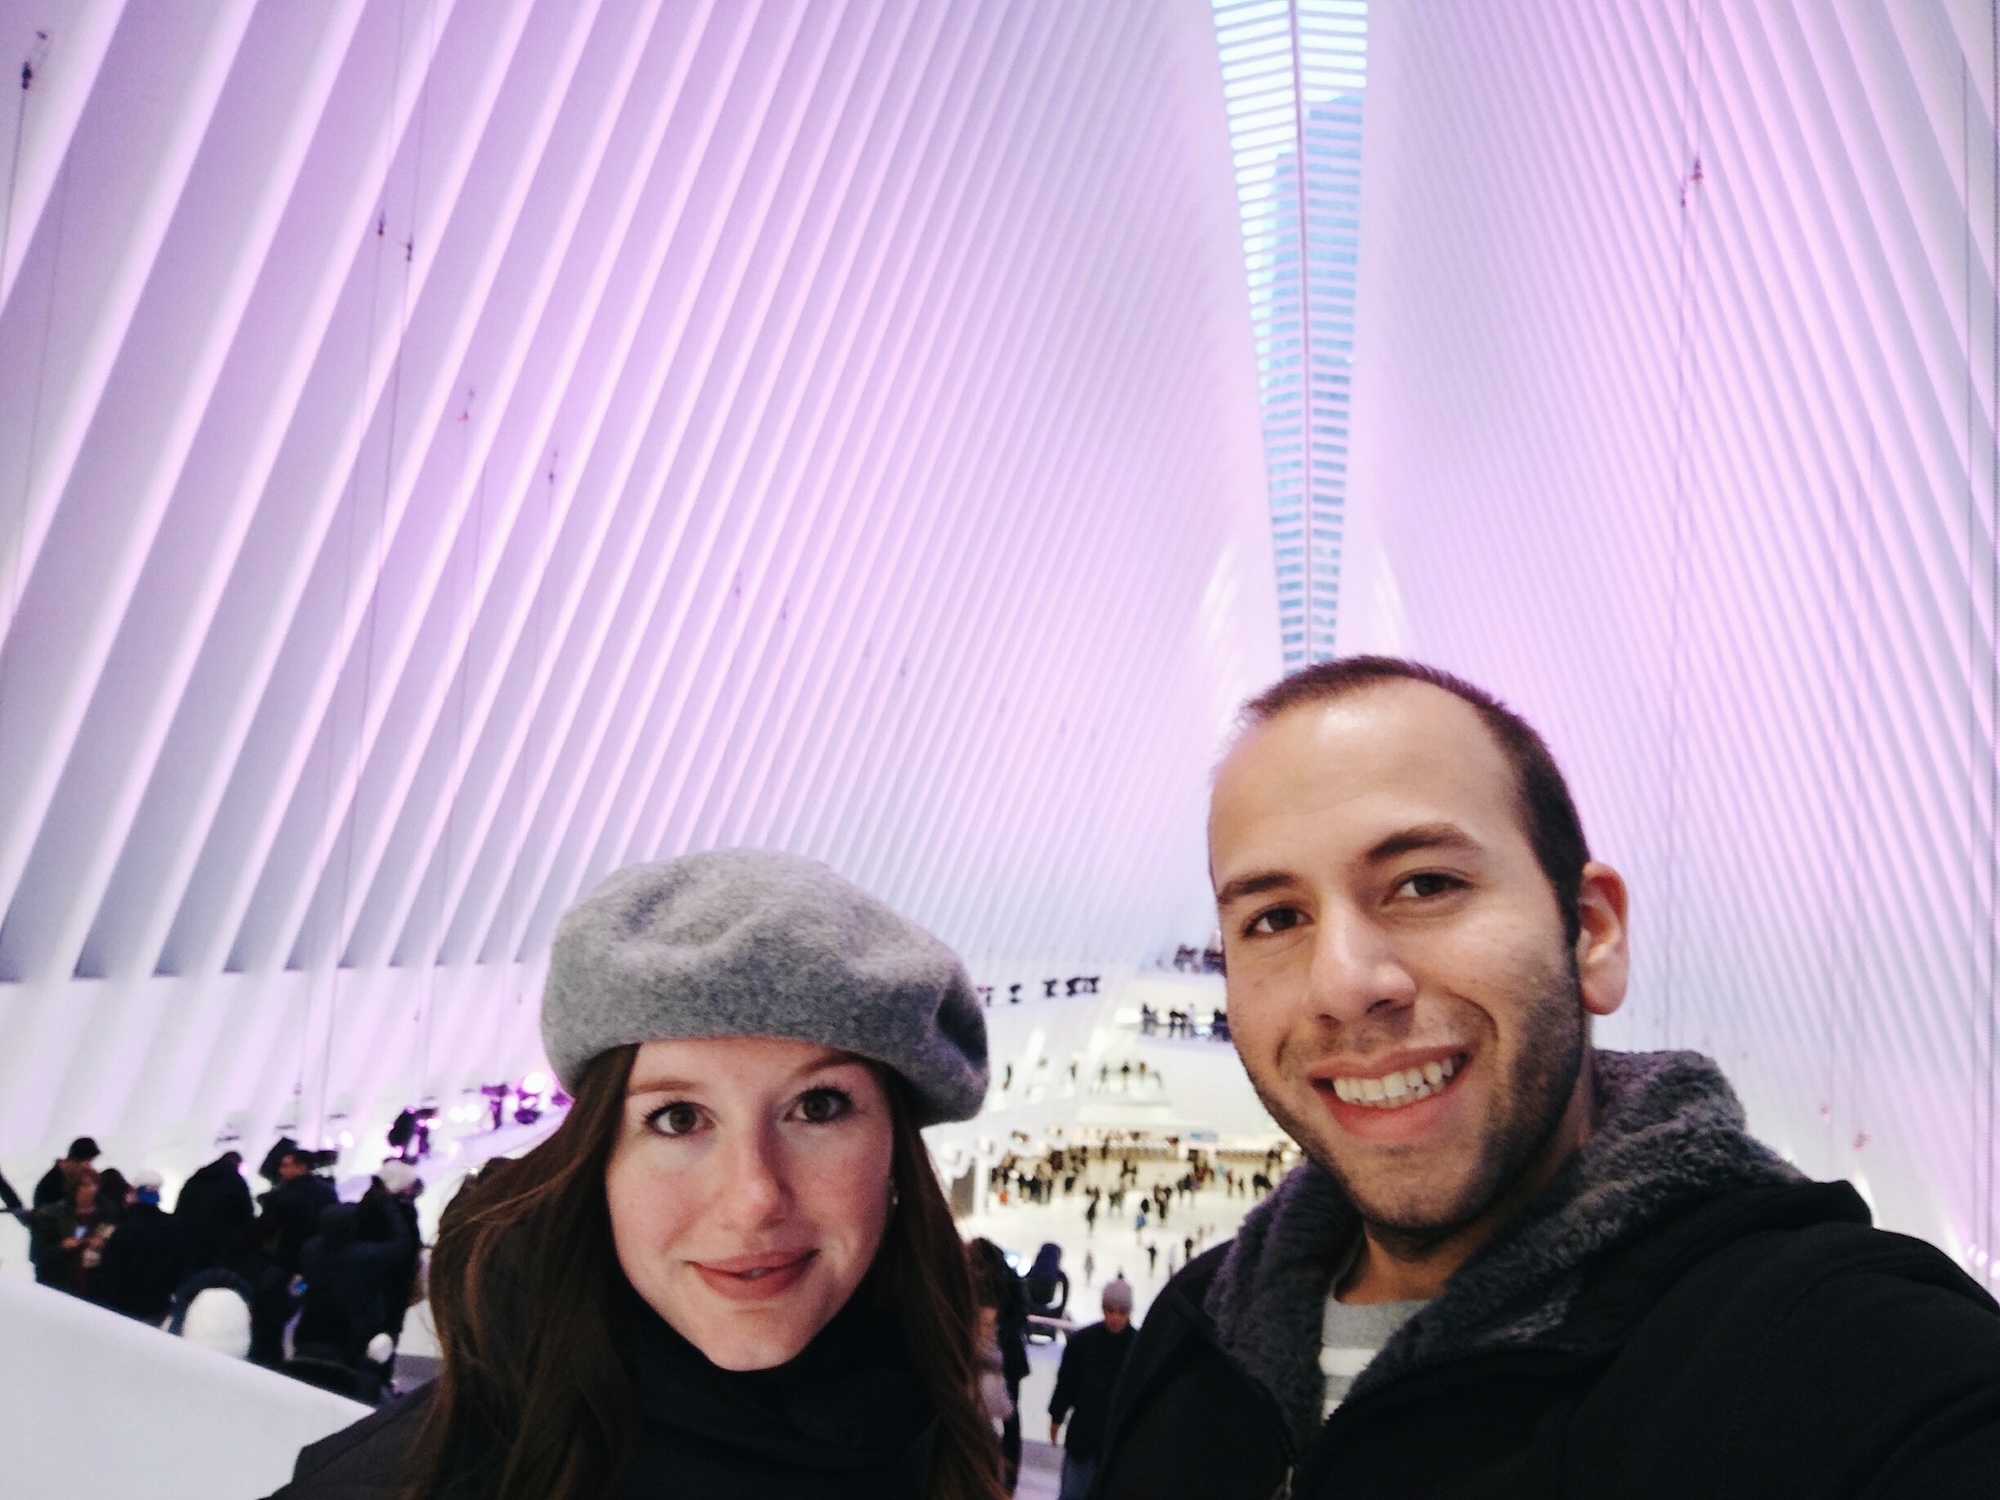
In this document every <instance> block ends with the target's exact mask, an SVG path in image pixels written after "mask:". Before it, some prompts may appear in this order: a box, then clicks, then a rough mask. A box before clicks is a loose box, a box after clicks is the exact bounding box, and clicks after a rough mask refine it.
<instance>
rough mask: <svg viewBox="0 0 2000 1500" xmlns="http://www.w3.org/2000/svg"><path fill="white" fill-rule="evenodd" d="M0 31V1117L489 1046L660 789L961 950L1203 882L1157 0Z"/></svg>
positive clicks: (277, 1109) (1190, 445)
mask: <svg viewBox="0 0 2000 1500" xmlns="http://www.w3.org/2000/svg"><path fill="white" fill-rule="evenodd" d="M0 47H6V48H12V49H14V50H15V51H16V52H18V54H19V59H20V60H21V61H23V62H27V63H29V64H31V69H32V71H31V75H30V78H29V82H28V86H27V87H26V88H25V89H24V91H23V92H22V93H21V95H20V97H19V100H18V101H17V102H18V106H19V107H18V110H16V111H9V112H8V113H9V116H10V118H8V119H7V120H5V121H0V130H4V131H5V132H6V133H7V135H8V140H7V142H6V146H7V153H6V156H7V159H8V160H10V161H11V162H12V163H13V165H12V167H11V177H10V186H9V192H8V196H7V199H6V204H7V207H6V209H5V223H4V226H0V297H4V300H0V591H3V592H0V603H4V608H5V624H6V635H5V640H4V645H0V784H5V785H6V786H8V787H9V788H10V794H9V796H8V797H7V798H6V799H4V800H0V909H3V910H4V913H5V915H4V920H0V1155H4V1156H10V1157H12V1156H16V1155H19V1154H24V1153H35V1152H40V1151H44V1150H46V1149H48V1148H50V1147H51V1146H53V1145H56V1144H59V1143H60V1141H61V1140H62V1139H65V1138H67V1136H69V1135H70V1134H72V1133H74V1132H76V1131H81V1130H89V1131H92V1132H94V1133H97V1134H98V1135H100V1137H101V1138H104V1139H105V1140H106V1143H107V1145H108V1146H109V1147H111V1148H112V1150H113V1152H114V1155H116V1156H117V1157H118V1159H120V1161H121V1163H126V1162H130V1161H132V1160H134V1158H135V1157H136V1156H139V1155H144V1154H148V1153H150V1154H153V1155H156V1156H159V1157H161V1159H162V1160H163V1162H167V1163H169V1164H184V1163H185V1162H187V1161H190V1160H192V1159H194V1158H197V1157H199V1156H201V1155H202V1154H204V1153H205V1152H206V1151H207V1150H208V1148H209V1146H210V1143H211V1141H212V1140H213V1139H214V1138H215V1136H216V1135H217V1133H218V1132H222V1131H225V1130H227V1131H239V1132H242V1133H243V1134H245V1136H246V1137H247V1138H248V1139H249V1140H250V1143H251V1144H253V1145H254V1144H256V1142H257V1140H259V1139H261V1137H262V1134H263V1133H264V1132H266V1131H268V1130H270V1129H272V1128H273V1127H275V1126H277V1125H283V1124H293V1125H296V1126H297V1127H299V1128H300V1129H301V1130H303V1131H305V1132H307V1133H315V1132H318V1133H325V1134H337V1133H338V1129H339V1128H340V1127H341V1126H342V1125H343V1124H352V1125H355V1126H357V1127H358V1126H360V1125H363V1124H365V1123H366V1122H368V1121H369V1120H371V1119H374V1118H377V1117H379V1116H380V1115H381V1114H382V1113H383V1112H384V1111H393V1110H394V1109H395V1108H396V1107H398V1106H400V1105H401V1104H403V1103H405V1102H408V1101H410V1100H412V1099H414V1098H416V1097H419V1096H420V1095H423V1094H426V1093H430V1094H435V1095H438V1096H440V1097H446V1098H448V1097H449V1096H452V1095H455V1094H456V1093H457V1091H458V1090H460V1089H462V1088H464V1087H467V1086H469V1085H474V1084H477V1083H478V1082H480V1081H482V1080H497V1079H499V1078H501V1077H506V1076H510V1075H511V1076H518V1075H519V1074H520V1073H521V1072H522V1071H524V1070H525V1069H526V1068H528V1067H530V1066H532V1065H533V1063H534V1062H535V1061H536V1059H537V1057H538V1055H539V1052H538V1046H537V1043H536V1039H535V1029H534V1012H535V999H536V986H537V983H538V975H539V973H540V966H541V964H542V962H543V960H544V958H545V956H546V950H547V944H548V939H549V935H550V932H551V930H552V927H553V924H554V920H555V918H556V916H557V914H558V913H559V912H560V911H561V910H562V908H563V907H564V906H565V905H567V904H568V903H569V902H570V901H571V900H573V899H574V898H575V896H576V895H577V894H578V893H579V892H580V891H581V890H583V889H585V888H587V887H588V886H589V885H590V884H591V883H593V882H594V881H595V880H596V879H598V878H599V877H600V876H601V875H602V874H604V873H605V872H606V871H608V870H609V869H611V868H613V867H615V866H617V865H619V864H623V863H626V862H628V861H631V860H635V859H648V858H658V857H667V856H671V855H673V854H676V853H679V852H681V851H683V850H687V849H693V848H703V847H711V846H717V845H728V844H735V843H754V844H765V845H772V846H779V847H785V848H790V849H794V850H797V851H799V852H802V853H806V854H811V855H815V856H818V857H821V858H824V859H827V860H829V861H830V862H831V863H833V864H834V865H835V866H836V867H837V868H839V869H841V870H843V871H844V872H846V873H848V874H849V875H851V876H853V877H854V878H855V879H857V880H859V881H861V882H862V883H863V884H864V885H867V886H869V887H870V888H872V889H874V890H876V891H877V892H878V893H880V894H881V895H883V896H884V897H886V898H887V899H889V900H891V901H892V902H895V903H896V904H898V905H900V906H902V907H903V908H904V909H906V910H908V911H909V912H910V913H911V914H912V915H914V916H916V917H917V918H918V919H920V920H922V921H925V922H927V923H929V924H931V925H932V926H933V927H935V928H936V929H937V930H938V931H939V932H940V933H941V935H943V936H944V937H945V938H947V939H948V940H949V941H951V942H953V943H954V944H955V945H957V946H958V947H959V948H960V949H961V950H962V951H964V952H965V953H966V954H967V956H968V957H969V958H970V959H972V960H973V961H974V962H975V963H976V964H991V963H998V962H1008V961H1022V962H1042V961H1047V962H1049V963H1053V964H1061V963H1065V962H1074V961H1098V962H1105V963H1123V964H1128V965H1129V964H1131V963H1134V962H1142V961H1146V960H1149V959H1151V958H1153V957H1155V956H1157V955H1159V954H1161V953H1163V952H1166V951H1170V950H1171V949H1172V948H1173V947H1174V945H1175V944H1177V943H1179V942H1184V941H1191V940H1197V939H1199V938H1200V937H1201V936H1203V935H1204V934H1205V933H1206V931H1207V928H1208V926H1209V925H1210V921H1211V917H1210V914H1209V911H1208V905H1207V898H1206V888H1205V882H1204V880H1203V874H1202V870H1203V862H1202V854H1201V816H1202V810H1203V802H1204V793H1205V773H1206V770H1207V767H1208V764H1209V761H1210V759H1211V757H1212V754H1213V752H1214V749H1215V747H1216V743H1217V738H1218V734H1219V732H1220V729H1221V727H1222V725H1223V723H1224V721H1225V719H1226V716H1227V714H1228V712H1229V710H1230V709H1231V708H1232V707H1233V705H1234V704H1235V702H1236V701H1237V700H1238V699H1240V697H1242V696H1243V695H1244V694H1246V693H1248V692H1250V691H1253V690H1255V688H1256V687H1258V686H1259V685H1261V683H1262V682H1263V681H1265V680H1266V679H1267V678H1268V677H1269V676H1270V675H1271V674H1272V673H1273V672H1274V671H1275V669H1276V665H1277V659H1278V658H1277V628H1276V614H1275V604H1274V596H1273V590H1272V585H1271V581H1270V579H1271V571H1270V569H1271V557H1270V543H1269V540H1268V534H1267V531H1266V529H1265V526H1264V518H1263V513H1264V488H1263V483H1264V482H1263V464H1262V457H1261V452H1260V438H1259V431H1258V412H1257V376H1256V364H1255V351H1254V346H1253V342H1252V338H1251V333H1250V327H1249V319H1248V309H1247V304H1246V299H1245V289H1244V273H1243V263H1242V258H1241V250H1240V242H1239V240H1238V235H1237V226H1236V222H1235V213H1234V210H1233V206H1232V205H1233V193H1232V180H1231V169H1230V159H1229V141H1228V124H1227V119H1226V115H1225V110H1224V104H1223V94H1222V83H1221V76H1220V71H1219V68H1218V65H1217V61H1216V56H1215V49H1214V33H1213V30H1212V27H1211V23H1210V18H1209V12H1208V9H1207V7H1206V5H1205V4H1203V3H1202V0H1176V3H1172V4H1156V3H1116V4H1105V5H1091V6H1070V5H1063V4H1054V3H1047V0H1002V3H984V0H981V3H977V4H974V3H940V4H918V3H913V0H825V3H820V0H812V3H808V0H762V3H740V4H739V3H729V4H718V3H704V0H690V3H685V4H681V3H662V0H597V3H576V0H501V3H492V4H487V3H482V4H479V5H455V4H452V3H449V0H428V3H427V0H371V3H368V4H360V3H333V0H301V3H287V4H276V3H266V4H252V3H242V4H233V5H232V4H204V5H192V4H191V5H172V6H152V5H148V6H123V7H121V6H119V5H116V4H99V5H81V4H79V5H70V4H55V3H53V0H6V3H4V4H0ZM6 55H11V54H6ZM10 66H11V64H10ZM14 116H18V118H14Z"/></svg>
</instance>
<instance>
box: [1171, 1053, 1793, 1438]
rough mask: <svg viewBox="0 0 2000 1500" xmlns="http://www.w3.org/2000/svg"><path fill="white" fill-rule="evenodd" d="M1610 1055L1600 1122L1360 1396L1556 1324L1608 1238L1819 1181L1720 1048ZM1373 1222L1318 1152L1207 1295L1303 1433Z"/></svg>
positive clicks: (1222, 1331)
mask: <svg viewBox="0 0 2000 1500" xmlns="http://www.w3.org/2000/svg"><path fill="white" fill-rule="evenodd" d="M1595 1060H1596V1069H1595V1078H1596V1086H1597V1095H1598V1118H1599V1124H1598V1127H1597V1130H1596V1133H1595V1134H1593V1135H1592V1136H1591V1138H1590V1140H1589V1141H1588V1142H1587V1143H1586V1144H1585V1145H1584V1148H1583V1149H1582V1150H1581V1151H1579V1152H1578V1153H1577V1155H1576V1156H1575V1158H1574V1159H1572V1160H1571V1161H1570V1162H1569V1163H1568V1165H1566V1166H1565V1167H1564V1168H1563V1170H1562V1171H1561V1172H1560V1173H1558V1174H1557V1176H1556V1178H1555V1180H1554V1181H1553V1182H1551V1183H1550V1184H1549V1186H1548V1187H1547V1188H1545V1189H1544V1190H1543V1191H1542V1193H1541V1194H1540V1195H1539V1196H1538V1197H1537V1198H1536V1199H1535V1200H1534V1201H1533V1202H1532V1203H1530V1204H1529V1205H1528V1206H1527V1207H1526V1208H1525V1209H1524V1210H1523V1211H1522V1212H1521V1214H1520V1215H1519V1216H1518V1217H1517V1218H1516V1219H1515V1220H1514V1221H1513V1222H1512V1223H1510V1224H1508V1225H1507V1226H1506V1227H1505V1228H1503V1229H1502V1230H1501V1232H1500V1233H1499V1234H1497V1235H1496V1236H1494V1238H1493V1239H1492V1240H1491V1241H1490V1242H1488V1243H1487V1244H1486V1245H1485V1246H1484V1247H1482V1248H1481V1249H1480V1251H1479V1253H1478V1254H1476V1255H1475V1256H1473V1257H1472V1259H1471V1260H1469V1261H1467V1262H1466V1263H1465V1264H1464V1265H1463V1266H1461V1267H1460V1268H1459V1270H1458V1271H1457V1273H1456V1274H1454V1275H1453V1276H1452V1278H1451V1280H1450V1281H1448V1282H1447V1283H1446V1284H1445V1289H1444V1291H1443V1293H1442V1294H1441V1295H1440V1296H1439V1297H1437V1298H1436V1300H1434V1301H1433V1302H1431V1303H1430V1304H1429V1305H1428V1306H1426V1307H1425V1308H1424V1309H1423V1310H1422V1311H1421V1312H1419V1313H1418V1314H1417V1315H1416V1316H1415V1317H1413V1318H1412V1319H1410V1321H1409V1322H1408V1323H1406V1324H1404V1325H1403V1327H1402V1329H1401V1331H1400V1332H1398V1333H1397V1334H1396V1336H1395V1337H1394V1338H1393V1339H1391V1340H1390V1341H1389V1343H1388V1344H1387V1345H1386V1346H1385V1347H1384V1348H1383V1349H1382V1352H1381V1353H1380V1354H1378V1355H1377V1356H1376V1357H1375V1360H1374V1362H1373V1363H1372V1364H1370V1365H1369V1366H1368V1368H1367V1369H1366V1370H1365V1371H1363V1372H1362V1374H1361V1375H1360V1377H1359V1378H1358V1379H1356V1381H1355V1382H1354V1386H1353V1389H1352V1390H1351V1392H1350V1396H1359V1395H1362V1394H1364V1393H1365V1392H1366V1391H1369V1390H1372V1389H1374V1388H1375V1387H1376V1386H1379V1385H1381V1384H1383V1383H1384V1382H1386V1381H1388V1380H1391V1379H1393V1378H1395V1377H1396V1376H1398V1375H1401V1374H1403V1373H1405V1372H1406V1371H1408V1370H1411V1369H1414V1368H1416V1367H1417V1366H1419V1365H1425V1364H1429V1363H1431V1362H1432V1361H1434V1360H1438V1359H1442V1358H1445V1357H1447V1356H1449V1355H1454V1354H1463V1353H1469V1352H1472V1351H1474V1350H1479V1349H1488V1348H1496V1347H1501V1346H1505V1345H1518V1344H1523V1343H1527V1342H1528V1341H1530V1340H1532V1339H1535V1338H1537V1337H1540V1336H1542V1335H1545V1334H1547V1333H1549V1332H1550V1331H1552V1330H1553V1329H1555V1328H1556V1327H1557V1325H1559V1324H1560V1323H1561V1322H1562V1321H1563V1318H1564V1317H1565V1316H1566V1315H1567V1314H1568V1312H1569V1309H1570V1305H1571V1303H1572V1302H1573V1301H1574V1300H1575V1297H1576V1293H1577V1291H1578V1289H1579V1287H1580V1286H1581V1285H1582V1282H1583V1278H1584V1274H1585V1272H1586V1271H1587V1270H1588V1269H1589V1268H1590V1266H1591V1264H1592V1263H1593V1262H1594V1261H1595V1260H1596V1259H1597V1258H1598V1257H1600V1256H1602V1255H1603V1254H1605V1253H1606V1252H1607V1251H1610V1250H1612V1249H1614V1248H1616V1247H1618V1246H1620V1245H1622V1244H1624V1243H1625V1242H1626V1241H1628V1240H1630V1239H1632V1238H1633V1237H1635V1236H1636V1235H1638V1234H1640V1233H1641V1232H1642V1231H1644V1230H1645V1229H1647V1228H1648V1227H1650V1226H1652V1225H1654V1224H1657V1223H1659V1222H1661V1221H1662V1220H1664V1219H1666V1218H1669V1217H1671V1216H1672V1215H1674V1214H1676V1213H1678V1212H1680V1211H1681V1210H1683V1209H1686V1208H1691V1207H1693V1206H1694V1205H1695V1204H1697V1203H1700V1202H1703V1201H1706V1200H1707V1199H1709V1198H1712V1197H1715V1196H1717V1195H1718V1194H1721V1193H1726V1192H1731V1191H1734V1190H1736V1189H1739V1188H1748V1187H1761V1186H1770V1185H1774V1184H1784V1183H1797V1182H1803V1181H1804V1180H1805V1178H1804V1176H1803V1175H1802V1174H1801V1173H1799V1172H1798V1171H1796V1170H1795V1169H1794V1168H1792V1167H1789V1166H1787V1165H1786V1164H1785V1163H1784V1162H1783V1161H1782V1160H1781V1159H1779V1157H1778V1156H1777V1155H1776V1154H1775V1153H1773V1152H1772V1151H1771V1150H1770V1148H1769V1147H1767V1146H1764V1145H1763V1144H1761V1143H1760V1142H1758V1141H1756V1140H1754V1139H1752V1138H1751V1136H1750V1135H1749V1133H1748V1132H1747V1130H1746V1129H1745V1126H1744V1116H1743V1106H1742V1105H1741V1104H1739V1103H1738V1102H1737V1099H1736V1094H1735V1091H1734V1090H1732V1089H1731V1088H1730V1086H1729V1082H1728V1080H1727V1079H1725V1078H1724V1077H1723V1076H1722V1073H1721V1071H1720V1070H1719V1069H1718V1068H1717V1067H1716V1066H1715V1064H1714V1063H1713V1062H1711V1061H1709V1060H1708V1059H1707V1058H1706V1057H1703V1056H1701V1055H1700V1054H1699V1053H1695V1052H1641V1053H1632V1052H1599V1053H1597V1054H1596V1059H1595ZM1360 1229H1361V1223H1360V1218H1359V1216H1358V1215H1357V1214H1356V1212H1355V1210H1354V1206H1353V1205H1352V1204H1351V1203H1349V1202H1348V1200H1347V1197H1346V1195H1345V1194H1343V1193H1342V1192H1341V1191H1340V1189H1339V1187H1338V1186H1336V1185H1335V1183H1334V1181H1333V1179H1332V1177H1330V1176H1329V1175H1328V1174H1327V1173H1326V1172H1325V1171H1324V1170H1322V1169H1321V1168H1320V1167H1318V1166H1315V1165H1314V1164H1312V1163H1310V1162H1308V1163H1306V1164H1304V1165H1302V1166H1300V1167H1298V1168H1297V1169H1296V1170H1294V1171H1293V1172H1292V1173H1291V1174H1290V1175H1289V1176H1288V1177H1286V1179H1285V1180H1284V1182H1283V1183H1282V1184H1281V1185H1280V1186H1279V1188H1278V1191H1277V1192H1276V1193H1274V1194H1272V1195H1271V1197H1270V1198H1268V1199H1266V1200H1265V1201H1264V1202H1263V1203H1262V1204H1260V1205H1258V1207H1257V1208H1256V1209H1255V1210H1253V1211H1252V1212H1251V1214H1250V1215H1249V1217H1248V1218H1246V1219H1245V1220H1244V1222H1243V1228H1242V1231H1241V1232H1240V1233H1239V1234H1238V1235H1237V1237H1236V1240H1235V1242H1234V1243H1233V1244H1232V1245H1231V1247H1230V1250H1229V1253H1228V1255H1227V1256H1226V1257H1224V1260H1223V1263H1222V1266H1221V1268H1220V1269H1219V1270H1218V1271H1217V1273H1216V1277H1215V1280H1214V1281H1213V1282H1212V1283H1211V1284H1210V1286H1209V1290H1208V1294H1207V1296H1206V1297H1205V1298H1204V1299H1203V1306H1204V1308H1205V1310H1206V1311H1207V1313H1208V1315H1209V1317H1210V1318H1211V1319H1212V1320H1213V1322H1214V1324H1215V1328H1216V1332H1217V1336H1218V1338H1219V1339H1220V1340H1221V1343H1222V1346H1223V1348H1224V1349H1225V1350H1227V1351H1228V1353H1229V1354H1230V1356H1231V1357H1232V1358H1234V1359H1235V1360H1236V1362H1237V1363H1238V1364H1239V1365H1241V1366H1242V1367H1243V1369H1244V1370H1245V1371H1246V1372H1247V1373H1248V1374H1249V1375H1250V1376H1251V1377H1252V1378H1253V1379H1255V1380H1256V1381H1257V1382H1258V1383H1259V1384H1261V1385H1262V1386H1264V1388H1265V1389H1266V1390H1268V1391H1269V1392H1270V1393H1271V1395H1272V1396H1273V1397H1274V1398H1275V1399H1276V1400H1277V1402H1278V1404H1279V1405H1280V1406H1281V1407H1282V1408H1283V1409H1284V1411H1285V1414H1286V1418H1287V1420H1288V1422H1289V1423H1290V1426H1291V1429H1292V1433H1293V1436H1294V1438H1295V1439H1296V1440H1297V1441H1298V1442H1299V1443H1300V1444H1301V1445H1303V1444H1304V1443H1305V1441H1306V1440H1307V1439H1308V1438H1309V1437H1310V1436H1311V1435H1312V1434H1313V1432H1314V1431H1315V1430H1317V1428H1318V1427H1319V1424H1320V1408H1321V1401H1322V1397H1323V1395H1324V1378H1323V1377H1322V1375H1321V1374H1320V1369H1319V1331H1320V1327H1321V1320H1322V1315H1323V1312H1324V1308H1325V1303H1326V1296H1327V1292H1328V1290H1329V1289H1330V1288H1331V1286H1332V1283H1333V1276H1334V1272H1335V1269H1336V1267H1338V1266H1339V1265H1340V1264H1341V1263H1342V1262H1343V1261H1344V1259H1345V1258H1346V1256H1347V1254H1348V1253H1349V1251H1350V1250H1351V1248H1352V1245H1353V1243H1354V1237H1355V1236H1356V1235H1357V1234H1359V1233H1360Z"/></svg>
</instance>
